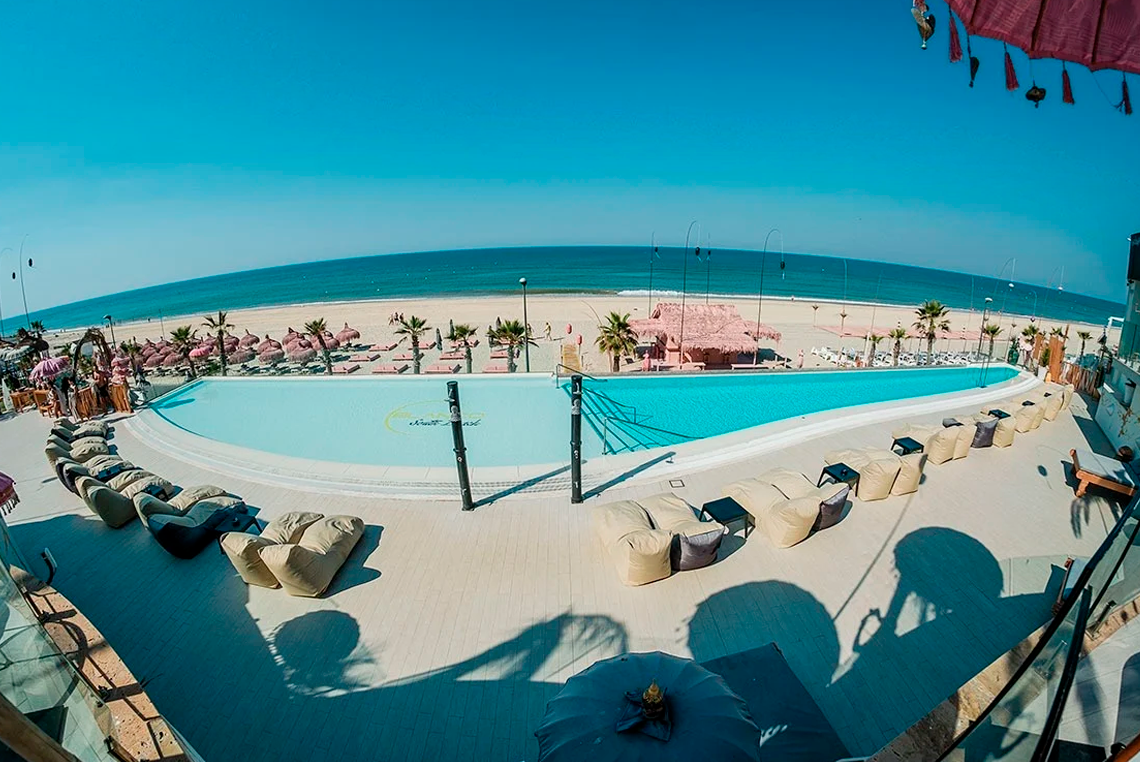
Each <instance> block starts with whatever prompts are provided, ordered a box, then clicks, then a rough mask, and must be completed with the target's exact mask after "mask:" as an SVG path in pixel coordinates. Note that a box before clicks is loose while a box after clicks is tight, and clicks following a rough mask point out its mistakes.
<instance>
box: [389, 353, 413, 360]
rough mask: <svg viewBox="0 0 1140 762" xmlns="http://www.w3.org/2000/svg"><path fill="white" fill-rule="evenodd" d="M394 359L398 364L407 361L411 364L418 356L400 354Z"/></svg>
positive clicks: (394, 356)
mask: <svg viewBox="0 0 1140 762" xmlns="http://www.w3.org/2000/svg"><path fill="white" fill-rule="evenodd" d="M392 359H393V360H396V361H397V362H403V361H405V360H406V361H408V362H411V361H412V360H414V359H416V356H415V355H414V354H412V353H411V352H400V353H399V354H395V355H392Z"/></svg>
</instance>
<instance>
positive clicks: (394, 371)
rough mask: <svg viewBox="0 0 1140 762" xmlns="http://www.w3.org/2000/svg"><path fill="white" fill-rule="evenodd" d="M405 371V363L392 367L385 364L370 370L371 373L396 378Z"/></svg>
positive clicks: (406, 366)
mask: <svg viewBox="0 0 1140 762" xmlns="http://www.w3.org/2000/svg"><path fill="white" fill-rule="evenodd" d="M407 369H408V364H407V363H401V364H399V365H392V364H390V363H386V364H382V365H377V366H376V367H375V368H373V369H372V372H373V373H383V374H385V375H390V376H398V375H399V374H401V373H403V372H404V371H405V370H407Z"/></svg>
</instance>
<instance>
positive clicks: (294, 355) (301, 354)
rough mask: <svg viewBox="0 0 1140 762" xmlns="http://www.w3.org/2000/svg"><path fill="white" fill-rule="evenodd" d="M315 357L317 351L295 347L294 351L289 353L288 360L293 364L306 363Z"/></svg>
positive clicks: (310, 348)
mask: <svg viewBox="0 0 1140 762" xmlns="http://www.w3.org/2000/svg"><path fill="white" fill-rule="evenodd" d="M316 356H317V350H315V349H313V348H312V347H297V348H296V350H294V351H293V352H290V353H289V359H290V360H292V361H293V362H302V363H304V362H308V361H309V360H312V359H313V358H314V357H316Z"/></svg>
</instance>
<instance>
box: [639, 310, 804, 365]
mask: <svg viewBox="0 0 1140 762" xmlns="http://www.w3.org/2000/svg"><path fill="white" fill-rule="evenodd" d="M629 324H630V327H631V328H633V330H634V332H635V333H637V335H638V336H639V337H640V338H641V340H642V341H651V342H655V346H654V347H653V349H652V350H651V353H652V354H653V355H654V356H655V357H656V359H661V360H664V362H665V363H666V364H682V363H690V362H698V363H704V364H705V366H706V367H716V366H724V367H727V366H728V365H730V364H732V363H733V362H735V361H736V355H738V354H740V353H742V352H748V353H752V352H755V351H756V344H757V341H764V340H769V341H779V340H780V339H781V338H782V336H781V334H780V332H779V331H777V330H775V329H774V328H772V327H770V326H767V325H764V324H763V323H760V324H757V323H750V322H747V321H745V320H744V319H743V318H741V317H740V313H739V312H738V311H737V309H736V307H734V306H732V305H730V304H689V305H685V309H684V319H683V321H682V312H681V305H680V304H677V303H675V302H662V303H660V304H658V305H657V306H656V307H655V308H654V310H653V314H651V315H650V316H649V317H648V318H645V319H643V320H631V321H630V323H629ZM682 353H683V356H682Z"/></svg>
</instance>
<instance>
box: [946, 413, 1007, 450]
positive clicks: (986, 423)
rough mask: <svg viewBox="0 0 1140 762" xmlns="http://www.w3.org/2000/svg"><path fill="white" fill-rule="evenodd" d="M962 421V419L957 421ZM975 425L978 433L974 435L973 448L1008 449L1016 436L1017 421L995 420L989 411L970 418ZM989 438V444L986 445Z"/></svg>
mask: <svg viewBox="0 0 1140 762" xmlns="http://www.w3.org/2000/svg"><path fill="white" fill-rule="evenodd" d="M959 420H964V419H959ZM970 420H971V421H973V422H974V424H976V425H977V427H978V431H977V433H976V434H975V435H974V443H973V445H972V446H973V447H977V448H981V447H989V446H991V445H992V446H993V447H1009V446H1010V445H1012V444H1013V439H1014V437H1015V436H1016V434H1017V419H1015V418H1013V417H1012V416H1011V417H1008V418H997V417H995V416H992V415H990V414H989V411H986V412H983V413H978V414H977V415H975V416H972V417H971V418H970ZM986 437H989V444H986Z"/></svg>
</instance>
